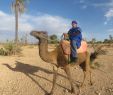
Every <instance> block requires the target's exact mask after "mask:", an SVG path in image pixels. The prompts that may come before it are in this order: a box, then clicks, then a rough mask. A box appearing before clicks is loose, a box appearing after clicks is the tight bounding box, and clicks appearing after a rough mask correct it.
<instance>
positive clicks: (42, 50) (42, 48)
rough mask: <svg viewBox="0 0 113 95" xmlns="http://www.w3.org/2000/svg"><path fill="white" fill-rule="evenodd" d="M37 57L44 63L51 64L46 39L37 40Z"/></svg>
mask: <svg viewBox="0 0 113 95" xmlns="http://www.w3.org/2000/svg"><path fill="white" fill-rule="evenodd" d="M39 55H40V57H41V59H42V60H44V61H45V62H49V63H51V62H52V59H51V57H50V52H48V41H47V40H46V39H39Z"/></svg>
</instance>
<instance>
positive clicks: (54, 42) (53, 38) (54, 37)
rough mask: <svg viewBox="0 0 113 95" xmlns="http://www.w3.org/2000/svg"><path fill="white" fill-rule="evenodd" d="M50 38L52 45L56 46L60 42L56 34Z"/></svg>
mask: <svg viewBox="0 0 113 95" xmlns="http://www.w3.org/2000/svg"><path fill="white" fill-rule="evenodd" d="M49 38H50V43H52V44H56V43H57V42H58V38H57V36H56V35H55V34H53V35H50V37H49Z"/></svg>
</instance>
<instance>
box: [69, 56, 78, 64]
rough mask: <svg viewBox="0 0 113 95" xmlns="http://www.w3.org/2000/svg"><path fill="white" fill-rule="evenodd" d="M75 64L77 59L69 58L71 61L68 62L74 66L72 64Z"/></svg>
mask: <svg viewBox="0 0 113 95" xmlns="http://www.w3.org/2000/svg"><path fill="white" fill-rule="evenodd" d="M76 62H77V57H74V58H71V60H70V62H69V63H70V64H74V63H76Z"/></svg>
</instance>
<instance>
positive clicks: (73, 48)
mask: <svg viewBox="0 0 113 95" xmlns="http://www.w3.org/2000/svg"><path fill="white" fill-rule="evenodd" d="M70 57H71V58H70V59H71V62H75V61H76V60H77V46H76V41H75V40H72V41H71V55H70Z"/></svg>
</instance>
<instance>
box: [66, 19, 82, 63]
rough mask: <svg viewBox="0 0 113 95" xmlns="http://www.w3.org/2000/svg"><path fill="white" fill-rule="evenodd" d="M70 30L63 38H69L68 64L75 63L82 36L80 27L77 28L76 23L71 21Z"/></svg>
mask: <svg viewBox="0 0 113 95" xmlns="http://www.w3.org/2000/svg"><path fill="white" fill-rule="evenodd" d="M71 24H72V28H71V29H70V30H69V31H68V33H67V34H66V33H64V37H67V36H68V37H69V40H70V45H71V54H70V63H76V61H77V49H78V48H79V47H80V46H81V41H82V34H81V29H80V27H78V26H77V22H76V21H72V23H71Z"/></svg>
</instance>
